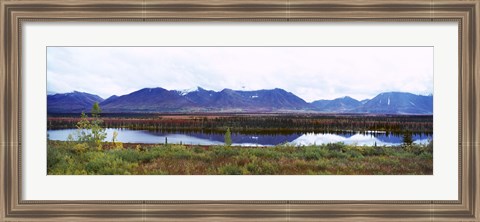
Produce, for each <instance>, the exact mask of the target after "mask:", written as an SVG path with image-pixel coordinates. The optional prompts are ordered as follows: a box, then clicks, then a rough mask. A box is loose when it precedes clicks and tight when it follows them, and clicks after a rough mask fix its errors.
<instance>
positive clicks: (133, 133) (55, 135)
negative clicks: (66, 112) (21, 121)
mask: <svg viewBox="0 0 480 222" xmlns="http://www.w3.org/2000/svg"><path fill="white" fill-rule="evenodd" d="M76 131H77V129H56V130H48V131H47V133H48V136H49V138H50V139H51V140H62V141H65V140H67V138H68V135H69V134H72V135H75V132H76ZM106 131H107V139H106V141H112V135H113V132H114V131H117V132H118V137H117V141H119V142H123V143H165V138H167V140H168V143H172V144H174V143H176V144H179V143H182V144H192V145H222V144H224V135H223V134H207V133H197V132H191V133H184V132H182V133H165V132H155V131H148V130H130V129H113V128H107V129H106ZM231 138H232V142H233V145H235V146H274V145H278V144H282V143H289V144H292V145H312V144H317V145H320V144H326V143H337V142H343V143H345V144H357V145H369V146H373V145H375V144H377V145H378V146H383V145H385V146H394V145H400V144H402V143H403V137H402V135H394V134H387V133H385V132H363V133H362V132H345V133H293V134H287V135H284V134H278V135H271V134H240V133H234V132H232V136H231ZM412 140H413V142H414V143H418V144H426V143H428V142H429V141H430V140H432V135H428V134H414V135H412Z"/></svg>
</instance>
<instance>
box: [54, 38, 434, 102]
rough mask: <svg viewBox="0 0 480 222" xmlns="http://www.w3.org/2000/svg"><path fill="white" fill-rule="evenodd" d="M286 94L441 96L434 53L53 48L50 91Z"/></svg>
mask: <svg viewBox="0 0 480 222" xmlns="http://www.w3.org/2000/svg"><path fill="white" fill-rule="evenodd" d="M196 86H201V87H203V88H206V89H212V90H217V91H218V90H222V89H224V88H231V89H245V90H255V89H272V88H283V89H285V90H287V91H290V92H292V93H294V94H296V95H298V96H300V97H301V98H303V99H305V100H306V101H308V102H311V101H313V100H317V99H333V98H338V97H342V96H351V97H353V98H356V99H365V98H371V97H373V96H375V95H377V94H378V93H380V92H386V91H404V92H411V93H415V94H430V93H433V48H431V47H48V50H47V87H48V91H53V92H71V91H74V90H77V91H84V92H89V93H93V94H98V95H100V96H101V97H104V98H106V97H109V96H111V95H114V94H116V95H123V94H127V93H130V92H132V91H135V90H138V89H141V88H145V87H162V88H166V89H188V88H193V87H196Z"/></svg>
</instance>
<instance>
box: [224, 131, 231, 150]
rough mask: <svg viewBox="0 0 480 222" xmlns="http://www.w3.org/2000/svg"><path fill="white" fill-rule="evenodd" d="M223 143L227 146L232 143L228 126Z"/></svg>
mask: <svg viewBox="0 0 480 222" xmlns="http://www.w3.org/2000/svg"><path fill="white" fill-rule="evenodd" d="M225 145H226V146H228V147H230V146H231V145H232V135H231V133H230V128H227V132H225Z"/></svg>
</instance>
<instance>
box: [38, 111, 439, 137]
mask: <svg viewBox="0 0 480 222" xmlns="http://www.w3.org/2000/svg"><path fill="white" fill-rule="evenodd" d="M101 119H102V120H103V126H102V127H104V128H125V129H138V130H159V131H201V132H207V133H208V132H212V133H224V132H225V130H226V129H227V128H230V129H231V130H232V131H234V132H239V133H275V134H281V133H294V132H345V131H382V132H386V133H393V134H403V133H425V134H432V132H433V116H432V115H366V114H362V115H359V114H341V115H329V114H284V113H270V114H245V113H243V114H228V113H219V114H108V113H107V114H102V116H101ZM79 120H80V117H79V115H78V114H57V115H56V114H49V116H48V118H47V127H48V129H68V128H76V124H77V122H78V121H79Z"/></svg>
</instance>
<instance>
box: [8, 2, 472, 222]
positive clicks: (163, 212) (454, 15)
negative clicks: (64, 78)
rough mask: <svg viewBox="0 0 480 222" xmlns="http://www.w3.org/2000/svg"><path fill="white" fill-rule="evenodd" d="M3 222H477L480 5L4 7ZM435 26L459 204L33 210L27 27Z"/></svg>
mask: <svg viewBox="0 0 480 222" xmlns="http://www.w3.org/2000/svg"><path fill="white" fill-rule="evenodd" d="M0 18H1V19H0V21H1V22H0V28H1V29H0V33H1V35H0V42H1V48H0V92H1V96H0V104H2V105H1V109H0V123H1V125H2V127H1V128H0V146H1V150H0V184H2V186H1V189H0V221H32V220H35V221H69V220H84V221H92V220H95V221H110V220H120V221H157V220H159V221H174V220H175V221H176V220H187V221H212V220H213V221H219V220H220V221H224V220H225V221H345V220H351V221H357V220H369V221H370V220H373V221H398V220H402V221H404V220H412V221H459V220H461V221H478V220H480V207H479V206H480V192H479V190H480V189H479V187H480V186H479V184H480V175H479V174H480V149H479V148H480V140H479V139H480V118H479V116H478V115H479V113H480V109H479V105H480V90H479V86H480V76H479V75H480V58H479V55H480V31H479V30H480V27H479V22H478V21H480V1H479V0H434V1H432V0H415V1H414V0H411V1H410V0H405V1H404V0H392V1H380V0H365V1H357V0H342V1H333V0H332V1H323V0H300V1H288V0H287V1H274V0H261V1H255V0H232V1H227V0H203V1H194V0H180V1H174V0H143V1H133V0H98V1H95V0H73V1H54V0H25V1H16V0H1V1H0ZM27 21H28V22H36V21H38V22H49V21H71V22H76V21H82V22H100V21H101V22H128V21H136V22H152V21H156V22H158V21H166V22H175V21H195V22H210V21H234V22H245V21H250V22H256V21H278V22H299V21H302V22H325V21H329V22H343V21H375V22H437V21H454V22H457V23H458V25H459V61H458V62H459V107H460V110H459V117H458V119H459V132H460V136H459V144H458V150H459V169H458V172H459V191H458V192H459V199H458V200H454V201H449V200H446V201H439V200H422V201H397V200H388V201H366V200H365V201H358V200H357V201H323V200H322V201H320V200H319V201H298V200H281V201H234V200H232V201H207V200H205V201H160V200H159V201H147V200H143V201H127V200H125V201H109V200H101V201H76V200H71V201H50V200H45V201H30V200H23V199H22V180H21V178H22V177H21V164H22V163H21V157H22V141H21V128H20V126H21V121H22V118H21V116H22V115H21V105H22V97H21V92H22V90H21V89H22V83H21V78H20V76H21V73H22V70H21V58H22V50H21V49H22V48H21V47H22V44H21V40H22V39H21V31H22V30H21V29H22V24H23V23H24V22H27Z"/></svg>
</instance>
